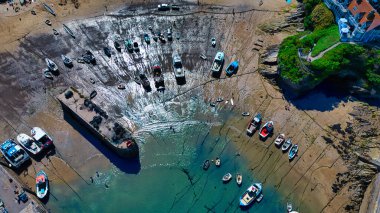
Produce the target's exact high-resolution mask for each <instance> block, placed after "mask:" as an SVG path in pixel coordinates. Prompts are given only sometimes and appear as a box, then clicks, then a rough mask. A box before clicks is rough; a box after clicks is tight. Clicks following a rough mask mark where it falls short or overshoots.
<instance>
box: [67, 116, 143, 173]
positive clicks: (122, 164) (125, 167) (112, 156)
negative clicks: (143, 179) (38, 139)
mask: <svg viewBox="0 0 380 213" xmlns="http://www.w3.org/2000/svg"><path fill="white" fill-rule="evenodd" d="M63 118H64V120H65V121H67V123H69V124H70V125H71V126H72V127H74V129H75V130H77V131H78V132H79V133H80V134H81V135H82V136H83V137H84V138H86V140H87V141H89V142H90V143H91V144H92V145H93V146H94V147H95V148H97V149H98V150H99V151H100V152H101V153H102V154H103V155H104V156H105V157H106V158H108V159H109V160H110V161H111V163H112V164H113V165H115V166H116V167H117V168H118V169H120V170H121V171H122V172H125V173H128V174H137V173H139V172H140V170H141V164H140V158H139V156H137V157H136V158H133V159H125V158H122V157H120V156H118V155H117V154H116V153H115V152H113V151H112V150H111V149H109V148H108V147H107V146H106V145H105V144H103V142H101V141H100V140H99V139H98V138H96V137H95V136H94V135H92V134H91V131H90V130H89V129H88V128H87V127H85V126H83V125H81V123H79V122H78V121H77V120H75V118H74V117H73V116H72V115H71V114H69V113H68V112H66V111H64V114H63Z"/></svg>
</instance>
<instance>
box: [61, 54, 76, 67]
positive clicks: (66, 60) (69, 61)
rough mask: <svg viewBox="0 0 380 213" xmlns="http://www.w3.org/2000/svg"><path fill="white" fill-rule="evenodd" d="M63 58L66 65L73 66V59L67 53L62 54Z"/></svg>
mask: <svg viewBox="0 0 380 213" xmlns="http://www.w3.org/2000/svg"><path fill="white" fill-rule="evenodd" d="M61 58H62V61H63V64H64V65H65V66H66V67H72V66H73V60H71V58H69V57H67V56H66V55H61Z"/></svg>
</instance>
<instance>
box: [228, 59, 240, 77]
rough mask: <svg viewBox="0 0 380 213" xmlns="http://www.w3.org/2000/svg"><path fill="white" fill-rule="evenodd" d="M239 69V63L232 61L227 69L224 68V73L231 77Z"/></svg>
mask: <svg viewBox="0 0 380 213" xmlns="http://www.w3.org/2000/svg"><path fill="white" fill-rule="evenodd" d="M238 68H239V62H238V61H233V62H232V63H231V64H230V65H228V67H227V68H226V73H227V75H229V76H231V75H233V74H235V73H236V72H237V70H238Z"/></svg>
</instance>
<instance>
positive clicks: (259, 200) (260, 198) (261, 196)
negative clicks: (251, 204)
mask: <svg viewBox="0 0 380 213" xmlns="http://www.w3.org/2000/svg"><path fill="white" fill-rule="evenodd" d="M263 198H264V195H263V194H260V195H259V196H258V197H257V198H256V201H257V202H258V203H260V202H261V201H262V200H263Z"/></svg>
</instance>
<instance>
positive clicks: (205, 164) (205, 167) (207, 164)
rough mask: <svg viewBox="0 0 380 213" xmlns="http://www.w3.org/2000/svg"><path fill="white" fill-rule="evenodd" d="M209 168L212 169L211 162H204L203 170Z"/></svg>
mask: <svg viewBox="0 0 380 213" xmlns="http://www.w3.org/2000/svg"><path fill="white" fill-rule="evenodd" d="M209 167H210V161H209V160H205V162H203V170H207V169H208V168H209Z"/></svg>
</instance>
